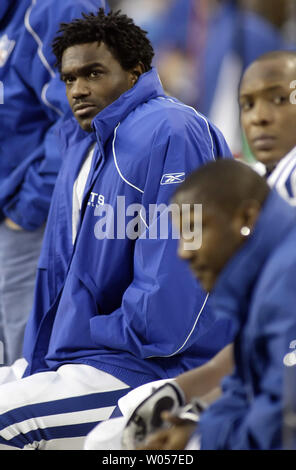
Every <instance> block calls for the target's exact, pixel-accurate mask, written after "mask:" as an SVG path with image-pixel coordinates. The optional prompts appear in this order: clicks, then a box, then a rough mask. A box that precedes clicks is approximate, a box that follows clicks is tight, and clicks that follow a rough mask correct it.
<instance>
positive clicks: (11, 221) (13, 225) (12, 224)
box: [4, 217, 22, 230]
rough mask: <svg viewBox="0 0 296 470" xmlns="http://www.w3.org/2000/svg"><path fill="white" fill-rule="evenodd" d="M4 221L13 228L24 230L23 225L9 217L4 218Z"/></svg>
mask: <svg viewBox="0 0 296 470" xmlns="http://www.w3.org/2000/svg"><path fill="white" fill-rule="evenodd" d="M4 223H5V225H6V226H7V227H8V228H10V229H11V230H22V227H21V226H20V225H18V224H16V223H15V222H14V221H13V220H11V219H9V218H8V217H6V219H4Z"/></svg>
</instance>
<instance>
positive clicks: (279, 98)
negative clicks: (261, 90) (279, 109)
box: [273, 96, 287, 104]
mask: <svg viewBox="0 0 296 470" xmlns="http://www.w3.org/2000/svg"><path fill="white" fill-rule="evenodd" d="M286 101H287V98H286V96H275V97H274V98H273V102H274V104H283V103H285V102H286Z"/></svg>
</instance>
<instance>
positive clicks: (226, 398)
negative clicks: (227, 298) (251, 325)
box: [201, 272, 296, 450]
mask: <svg viewBox="0 0 296 470" xmlns="http://www.w3.org/2000/svg"><path fill="white" fill-rule="evenodd" d="M294 278H295V276H293V277H291V273H288V272H285V273H282V274H280V273H278V279H277V281H276V282H275V283H273V286H272V294H269V296H268V298H266V293H265V294H262V300H263V301H262V305H261V306H260V312H259V311H258V333H259V336H258V338H257V340H256V343H257V344H256V346H254V353H255V351H256V355H255V354H254V355H253V356H252V357H253V362H252V368H253V369H255V370H256V369H257V376H258V377H257V382H258V383H257V384H256V388H257V391H256V393H255V395H254V397H253V399H252V400H248V401H247V400H245V399H243V394H244V390H246V388H245V386H244V384H243V382H242V380H241V379H238V377H236V380H235V381H233V380H232V382H231V384H230V383H229V382H228V383H227V382H226V383H225V387H224V394H223V396H222V398H221V399H220V400H219V401H217V402H216V403H215V404H214V405H213V406H212V407H210V408H209V410H208V411H207V412H206V413H205V415H204V416H203V420H202V423H201V433H202V447H203V448H204V449H258V450H262V449H263V450H264V449H268V450H270V449H279V448H281V447H282V438H281V435H282V423H283V418H282V409H283V391H284V390H283V385H284V381H283V379H284V370H285V367H284V365H283V358H284V356H285V354H286V352H287V348H288V347H289V344H290V342H291V341H292V340H293V339H295V337H296V319H295V311H294V310H293V306H294V305H295V301H296V298H295V295H296V294H295V285H294V282H292V281H291V279H294ZM259 314H260V315H259ZM255 347H256V349H255ZM256 356H257V357H256Z"/></svg>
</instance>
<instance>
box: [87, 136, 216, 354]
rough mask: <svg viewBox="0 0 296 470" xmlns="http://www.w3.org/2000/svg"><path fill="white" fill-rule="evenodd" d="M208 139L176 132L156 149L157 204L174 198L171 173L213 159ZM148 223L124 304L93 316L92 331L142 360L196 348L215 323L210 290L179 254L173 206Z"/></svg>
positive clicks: (151, 182)
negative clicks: (211, 311) (158, 167)
mask: <svg viewBox="0 0 296 470" xmlns="http://www.w3.org/2000/svg"><path fill="white" fill-rule="evenodd" d="M206 139H207V138H205V137H204V140H202V139H200V141H201V144H200V146H198V145H197V144H196V143H197V142H198V140H195V139H193V138H192V135H191V133H190V131H188V134H187V135H186V131H183V135H180V134H178V135H173V136H171V137H169V138H168V140H167V141H166V142H163V143H162V144H161V145H159V146H158V148H157V149H155V148H154V151H153V152H154V154H155V155H156V156H155V157H154V158H155V159H154V160H153V157H151V159H152V161H151V165H150V170H149V171H150V172H151V175H150V176H149V175H148V179H147V183H146V189H145V193H146V194H147V191H148V192H149V191H150V194H151V191H152V188H157V191H158V193H156V196H155V197H154V200H153V197H151V200H150V201H149V202H150V203H151V204H152V203H156V204H157V205H159V204H161V203H163V204H168V202H170V199H171V196H172V194H173V193H174V191H175V190H176V189H177V187H178V186H179V184H178V183H176V182H175V183H172V181H175V180H174V179H173V178H171V176H170V175H174V176H176V177H177V178H179V177H180V179H181V180H182V179H183V178H185V175H187V174H189V173H190V172H191V171H192V170H193V169H194V168H197V167H198V166H199V165H201V163H203V162H204V161H205V160H206V159H208V160H211V159H212V153H211V152H212V149H211V148H210V145H209V144H208V140H206ZM205 140H206V144H205ZM161 159H162V160H163V165H162V167H161V169H160V171H158V173H157V177H156V175H155V168H156V167H157V165H158V164H159V162H160V160H161ZM152 170H153V171H152ZM163 175H165V177H163ZM182 175H183V176H182ZM147 188H148V189H147ZM146 202H148V199H146ZM145 207H147V204H146V205H145ZM146 220H147V215H146ZM147 225H148V227H146V230H145V231H144V233H143V234H142V236H141V237H140V238H139V239H138V240H137V241H136V243H135V251H134V278H133V281H132V283H131V284H130V285H129V287H128V288H127V289H126V291H125V292H124V295H123V298H122V304H121V307H120V308H119V309H117V310H115V311H114V312H112V313H111V314H110V315H108V316H106V315H98V316H95V317H94V318H92V319H91V333H92V336H93V339H94V341H95V342H96V343H97V344H98V345H99V344H104V345H105V346H107V347H109V348H111V349H116V350H118V349H121V350H126V351H129V352H130V353H132V354H134V355H138V356H139V357H141V358H150V357H166V356H171V355H175V354H177V353H180V352H182V351H184V350H186V349H187V348H190V347H191V346H192V344H193V343H195V342H196V341H197V340H198V339H199V338H200V337H201V336H202V335H203V334H204V333H207V332H208V330H209V328H211V327H212V325H213V324H212V320H213V318H212V316H211V314H209V315H210V316H207V312H208V306H207V294H206V293H205V292H204V291H203V290H202V288H201V287H200V285H199V284H198V283H197V281H196V279H195V278H194V277H193V275H192V274H191V272H190V269H189V267H188V265H187V263H185V262H184V261H182V260H180V259H179V258H178V256H177V239H174V236H176V234H175V232H174V233H172V226H171V222H170V216H169V210H168V209H167V207H166V206H163V210H162V211H160V214H159V215H158V217H156V218H155V219H154V221H153V222H152V223H148V224H147ZM157 226H158V227H159V230H158V232H157V230H155V229H156V227H157ZM160 227H163V229H164V232H162V231H161V229H160ZM168 227H169V229H168V232H167V233H165V230H166V228H168Z"/></svg>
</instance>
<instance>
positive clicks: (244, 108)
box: [240, 101, 252, 111]
mask: <svg viewBox="0 0 296 470" xmlns="http://www.w3.org/2000/svg"><path fill="white" fill-rule="evenodd" d="M240 108H241V110H242V111H249V110H250V109H251V108H252V103H251V101H245V102H243V103H241V104H240Z"/></svg>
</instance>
